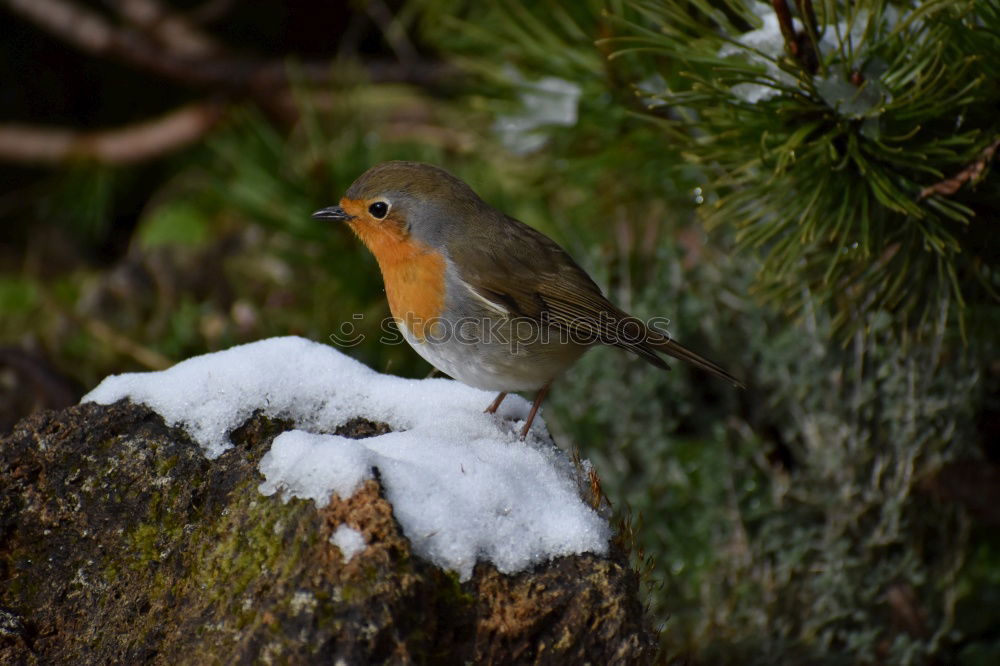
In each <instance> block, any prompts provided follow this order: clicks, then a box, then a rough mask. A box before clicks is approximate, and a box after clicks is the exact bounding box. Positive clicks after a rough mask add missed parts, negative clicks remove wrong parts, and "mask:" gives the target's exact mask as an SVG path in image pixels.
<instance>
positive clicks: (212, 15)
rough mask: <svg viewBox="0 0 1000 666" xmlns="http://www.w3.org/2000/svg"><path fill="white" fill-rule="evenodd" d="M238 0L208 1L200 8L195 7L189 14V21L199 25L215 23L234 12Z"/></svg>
mask: <svg viewBox="0 0 1000 666" xmlns="http://www.w3.org/2000/svg"><path fill="white" fill-rule="evenodd" d="M235 5H236V0H207V1H206V2H205V4H203V5H201V6H200V7H195V8H194V9H192V10H190V11H189V12H188V14H187V16H188V19H189V20H190V21H192V22H194V23H197V24H198V25H206V24H208V23H214V22H215V21H218V20H219V19H221V18H222V17H223V16H225V15H226V14H228V13H229V12H230V11H232V9H233V7H234V6H235Z"/></svg>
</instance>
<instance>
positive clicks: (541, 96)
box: [493, 65, 583, 155]
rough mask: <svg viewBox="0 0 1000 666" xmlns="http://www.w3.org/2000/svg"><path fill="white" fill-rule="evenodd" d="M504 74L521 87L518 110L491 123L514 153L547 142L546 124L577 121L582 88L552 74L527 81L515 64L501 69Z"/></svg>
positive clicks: (530, 151) (531, 149)
mask: <svg viewBox="0 0 1000 666" xmlns="http://www.w3.org/2000/svg"><path fill="white" fill-rule="evenodd" d="M504 72H505V74H506V75H507V77H508V78H509V79H510V80H511V81H512V82H513V83H514V85H516V86H517V87H519V88H520V89H521V91H520V93H519V94H518V97H519V98H520V101H521V107H522V108H521V110H520V111H519V112H518V113H515V114H508V115H501V116H499V117H498V118H497V120H496V123H495V124H494V126H493V129H494V131H495V132H496V133H497V134H498V135H499V136H500V140H501V142H502V143H503V144H504V146H505V147H506V148H507V150H509V151H511V152H512V153H514V154H516V155H527V154H528V153H532V152H534V151H536V150H538V149H539V148H541V147H542V146H544V145H545V143H546V141H548V136H547V135H546V134H545V132H543V131H540V130H541V128H543V127H546V126H563V127H572V126H573V125H575V124H576V121H577V113H578V106H579V103H580V97H581V95H582V94H583V88H581V87H580V85H579V84H577V83H574V82H572V81H567V80H566V79H560V78H558V77H555V76H546V77H544V78H541V79H539V80H538V81H528V80H527V79H526V78H525V77H524V75H523V74H521V72H520V71H518V70H517V69H516V68H515V67H513V66H511V65H508V66H507V67H505V68H504Z"/></svg>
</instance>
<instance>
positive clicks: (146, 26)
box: [104, 0, 221, 57]
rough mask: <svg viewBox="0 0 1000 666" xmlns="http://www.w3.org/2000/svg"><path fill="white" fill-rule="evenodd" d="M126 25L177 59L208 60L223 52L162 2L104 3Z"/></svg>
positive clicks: (125, 0)
mask: <svg viewBox="0 0 1000 666" xmlns="http://www.w3.org/2000/svg"><path fill="white" fill-rule="evenodd" d="M104 2H105V4H107V5H109V6H110V7H112V8H113V9H114V10H115V11H117V12H118V14H120V15H121V16H122V17H123V18H124V19H125V20H126V21H128V22H129V23H130V24H132V25H133V26H135V27H136V28H138V29H139V30H141V31H142V32H143V33H145V34H147V35H149V36H151V37H152V38H153V39H155V40H156V41H157V42H158V43H159V44H160V45H162V46H165V47H166V48H168V49H169V50H170V51H172V52H173V53H175V54H177V55H183V56H194V57H197V56H205V55H210V54H213V53H218V52H219V51H220V50H221V49H220V47H219V45H218V44H216V43H215V41H214V40H213V39H212V38H211V37H209V36H208V35H206V34H205V33H204V32H202V31H201V30H200V29H199V28H197V27H196V26H195V25H193V24H192V23H191V22H190V21H188V20H186V19H185V18H184V17H182V16H179V15H178V14H176V13H174V12H173V11H172V10H171V9H169V8H168V7H165V6H163V4H162V3H160V2H159V1H158V0H104Z"/></svg>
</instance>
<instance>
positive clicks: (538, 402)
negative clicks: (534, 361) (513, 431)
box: [521, 382, 552, 442]
mask: <svg viewBox="0 0 1000 666" xmlns="http://www.w3.org/2000/svg"><path fill="white" fill-rule="evenodd" d="M550 386H552V382H549V383H548V384H546V385H545V386H543V387H542V388H540V389H538V393H537V394H536V395H535V402H533V403H531V411H530V412H528V420H527V421H526V422H525V424H524V427H523V428H521V441H522V442H523V441H524V438H525V437H527V436H528V431H529V430H531V422H532V421H534V420H535V414H537V413H538V408H539V407H541V406H542V400H545V396H547V395H548V394H549V387H550Z"/></svg>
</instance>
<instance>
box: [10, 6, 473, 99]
mask: <svg viewBox="0 0 1000 666" xmlns="http://www.w3.org/2000/svg"><path fill="white" fill-rule="evenodd" d="M0 3H2V4H5V5H7V6H8V7H9V8H10V9H11V10H12V11H14V12H15V13H17V14H19V15H21V16H22V17H24V18H26V19H28V20H30V21H32V22H34V23H35V24H36V25H38V26H40V27H42V28H44V29H45V30H48V31H49V32H51V33H52V34H54V35H55V36H57V37H59V38H60V39H63V40H64V41H66V42H69V43H71V44H73V45H75V46H76V47H77V48H80V49H82V50H84V51H87V52H89V53H92V54H94V55H99V56H104V57H112V58H116V59H118V60H121V61H123V62H126V63H128V64H130V65H132V66H133V67H137V68H140V69H145V70H147V71H150V72H153V73H155V74H158V75H160V76H163V77H166V78H170V79H174V80H176V81H179V82H181V83H184V84H187V85H196V86H203V87H209V88H212V89H213V90H214V91H218V90H224V91H238V92H243V93H251V94H253V95H254V96H255V97H256V98H258V99H261V100H263V101H266V98H267V96H268V95H269V94H270V93H272V92H273V91H274V89H275V88H276V87H284V86H287V85H288V84H289V73H288V67H287V66H286V64H285V62H283V61H274V60H264V59H260V58H243V57H234V56H217V57H192V56H190V55H186V56H181V55H178V54H174V53H171V52H169V51H167V50H165V49H163V48H162V47H159V46H157V45H155V44H151V43H150V42H149V41H148V39H147V38H146V36H145V35H143V34H142V33H141V32H138V31H136V30H133V29H129V28H120V27H117V26H113V25H111V24H110V23H109V22H108V21H107V20H105V19H104V17H102V16H101V15H100V14H98V13H96V12H93V11H91V10H89V9H87V8H85V7H82V6H80V5H77V4H75V3H73V2H72V1H71V0H0ZM366 71H367V73H368V76H369V77H370V78H371V79H372V80H374V81H409V82H413V83H418V84H427V83H434V82H437V81H440V80H442V79H443V78H445V77H447V76H448V75H449V74H450V73H451V72H452V71H453V70H452V69H451V68H448V67H446V66H441V65H436V64H433V63H428V64H423V63H409V62H407V63H400V64H399V65H388V64H385V63H383V64H378V63H372V64H370V65H366ZM295 74H296V77H297V79H298V80H301V81H303V82H327V81H330V80H331V79H332V78H333V74H334V69H333V67H332V66H331V63H330V62H328V61H322V62H303V63H298V64H297V65H296V67H295Z"/></svg>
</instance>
